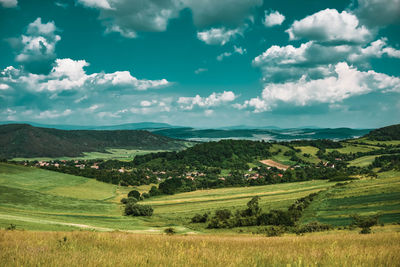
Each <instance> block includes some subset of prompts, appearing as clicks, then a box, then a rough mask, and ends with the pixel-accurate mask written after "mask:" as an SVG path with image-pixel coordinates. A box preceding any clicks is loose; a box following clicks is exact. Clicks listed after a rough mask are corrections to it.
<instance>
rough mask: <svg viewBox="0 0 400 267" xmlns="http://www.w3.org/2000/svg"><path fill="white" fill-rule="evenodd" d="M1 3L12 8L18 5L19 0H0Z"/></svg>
mask: <svg viewBox="0 0 400 267" xmlns="http://www.w3.org/2000/svg"><path fill="white" fill-rule="evenodd" d="M0 5H1V6H2V7H4V8H12V7H17V6H18V1H17V0H0Z"/></svg>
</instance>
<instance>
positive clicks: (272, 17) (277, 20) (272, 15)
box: [263, 11, 285, 27]
mask: <svg viewBox="0 0 400 267" xmlns="http://www.w3.org/2000/svg"><path fill="white" fill-rule="evenodd" d="M283 21H285V16H284V15H282V14H281V13H279V12H278V11H269V12H268V11H265V18H264V20H263V24H264V26H265V27H273V26H277V25H281V24H282V23H283Z"/></svg>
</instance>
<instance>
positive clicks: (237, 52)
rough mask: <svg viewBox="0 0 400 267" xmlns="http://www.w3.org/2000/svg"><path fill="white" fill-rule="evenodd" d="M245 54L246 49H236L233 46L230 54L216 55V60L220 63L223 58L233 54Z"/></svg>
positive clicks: (236, 47)
mask: <svg viewBox="0 0 400 267" xmlns="http://www.w3.org/2000/svg"><path fill="white" fill-rule="evenodd" d="M246 53H247V50H246V48H242V47H238V46H236V45H235V46H233V51H232V52H224V53H222V54H220V55H218V56H217V60H218V61H222V60H223V59H224V58H226V57H230V56H232V55H234V54H239V55H243V54H246Z"/></svg>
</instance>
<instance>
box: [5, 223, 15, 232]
mask: <svg viewBox="0 0 400 267" xmlns="http://www.w3.org/2000/svg"><path fill="white" fill-rule="evenodd" d="M16 229H17V226H16V225H15V224H13V223H11V224H10V225H9V226H8V227H7V228H6V230H8V231H14V230H16Z"/></svg>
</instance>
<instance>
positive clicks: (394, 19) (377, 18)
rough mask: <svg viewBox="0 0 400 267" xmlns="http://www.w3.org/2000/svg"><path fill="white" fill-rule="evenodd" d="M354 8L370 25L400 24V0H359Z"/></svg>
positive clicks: (364, 21)
mask: <svg viewBox="0 0 400 267" xmlns="http://www.w3.org/2000/svg"><path fill="white" fill-rule="evenodd" d="M357 2H358V7H357V8H356V9H355V10H354V12H355V14H356V15H357V17H359V18H360V19H361V21H362V22H363V23H365V24H367V25H368V26H371V27H373V26H387V25H389V24H397V25H398V24H400V0H358V1H357Z"/></svg>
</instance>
